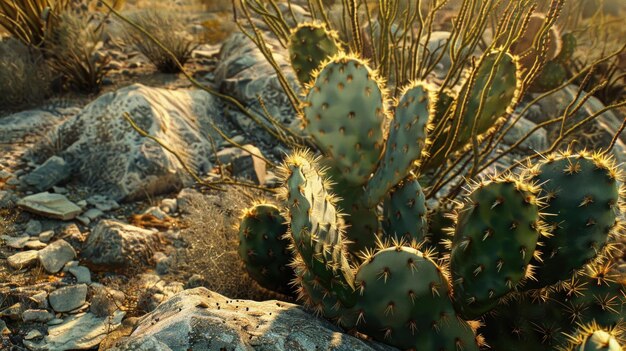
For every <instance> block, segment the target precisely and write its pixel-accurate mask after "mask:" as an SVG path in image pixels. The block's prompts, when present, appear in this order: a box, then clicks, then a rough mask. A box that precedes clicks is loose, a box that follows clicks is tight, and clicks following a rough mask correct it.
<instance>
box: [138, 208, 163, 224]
mask: <svg viewBox="0 0 626 351" xmlns="http://www.w3.org/2000/svg"><path fill="white" fill-rule="evenodd" d="M143 214H144V215H150V216H152V217H154V218H157V219H159V220H162V221H163V220H165V219H166V218H167V217H168V215H167V214H166V213H165V212H163V210H161V209H160V208H159V207H156V206H152V207H150V208H148V209H147V210H145V211H144V212H143Z"/></svg>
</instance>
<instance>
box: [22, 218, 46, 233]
mask: <svg viewBox="0 0 626 351" xmlns="http://www.w3.org/2000/svg"><path fill="white" fill-rule="evenodd" d="M41 230H42V225H41V222H40V221H38V220H35V219H31V220H29V221H28V222H27V223H26V228H24V231H25V232H26V234H28V235H39V233H41Z"/></svg>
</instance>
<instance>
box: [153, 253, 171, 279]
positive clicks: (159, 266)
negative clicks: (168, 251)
mask: <svg viewBox="0 0 626 351" xmlns="http://www.w3.org/2000/svg"><path fill="white" fill-rule="evenodd" d="M171 265H172V258H171V257H167V256H165V257H161V258H159V259H158V260H156V272H157V274H159V275H163V274H167V273H168V272H169V271H170V266H171Z"/></svg>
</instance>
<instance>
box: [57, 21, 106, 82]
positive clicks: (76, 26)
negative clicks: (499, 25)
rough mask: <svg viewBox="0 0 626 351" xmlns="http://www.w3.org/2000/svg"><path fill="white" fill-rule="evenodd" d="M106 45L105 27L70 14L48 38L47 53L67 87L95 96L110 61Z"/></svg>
mask: <svg viewBox="0 0 626 351" xmlns="http://www.w3.org/2000/svg"><path fill="white" fill-rule="evenodd" d="M102 45H103V43H102V28H101V27H98V26H97V25H96V24H94V23H91V22H89V21H88V19H87V18H86V17H85V16H81V15H74V14H69V13H67V14H63V15H62V16H61V18H60V22H59V25H58V27H57V28H55V30H54V31H53V32H51V33H50V34H49V36H48V37H47V42H46V48H45V50H46V53H47V54H48V56H49V57H50V60H49V64H50V67H51V68H52V69H53V71H54V72H56V73H58V74H60V75H61V76H62V77H63V80H64V86H65V87H67V88H72V89H74V90H77V91H81V92H85V93H93V92H97V91H99V90H100V86H101V85H102V79H103V78H104V76H105V74H106V70H105V66H106V64H107V63H108V61H109V57H107V56H106V55H105V54H104V53H103V51H102Z"/></svg>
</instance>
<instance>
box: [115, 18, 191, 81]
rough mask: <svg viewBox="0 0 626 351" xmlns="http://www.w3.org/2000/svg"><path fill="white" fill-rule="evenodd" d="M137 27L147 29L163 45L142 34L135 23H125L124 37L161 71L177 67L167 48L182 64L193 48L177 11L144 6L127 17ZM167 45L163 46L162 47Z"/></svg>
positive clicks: (171, 70) (166, 71)
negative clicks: (143, 9) (143, 8)
mask: <svg viewBox="0 0 626 351" xmlns="http://www.w3.org/2000/svg"><path fill="white" fill-rule="evenodd" d="M129 19H130V20H131V21H132V22H134V23H135V24H136V25H138V26H139V27H141V28H143V29H144V30H145V31H146V32H148V33H150V35H151V36H153V37H154V38H155V39H157V40H158V41H159V42H160V43H161V45H163V47H161V46H159V45H157V44H155V43H154V42H153V41H152V40H150V39H149V38H148V37H147V36H146V35H145V34H143V33H142V32H141V31H139V30H137V29H136V28H135V27H133V26H130V25H126V27H125V34H124V35H125V37H126V41H127V42H128V43H129V44H130V45H132V46H134V47H135V48H136V49H137V50H139V52H141V53H142V54H143V55H144V56H146V57H147V58H148V60H150V62H152V64H154V65H155V66H156V67H157V69H158V70H159V71H161V72H163V73H177V72H179V71H180V69H179V67H178V65H177V64H176V61H175V60H174V58H173V57H172V56H171V55H170V54H169V53H168V51H169V52H171V53H172V54H173V55H174V56H175V57H176V59H177V60H178V62H180V63H181V64H182V65H184V64H185V62H187V61H188V60H189V58H190V57H191V52H192V51H193V50H194V49H195V48H196V45H195V44H194V40H193V38H192V37H191V35H190V34H189V33H188V32H187V31H186V28H185V25H184V23H183V21H182V18H181V16H180V15H178V14H175V13H171V12H169V11H158V10H145V11H140V12H137V13H135V14H133V15H131V16H130V17H129ZM165 49H167V50H165Z"/></svg>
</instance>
